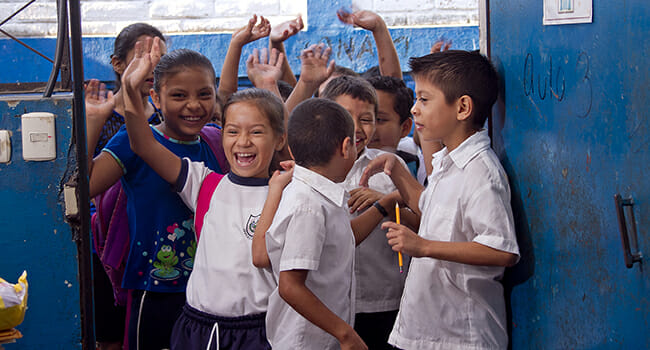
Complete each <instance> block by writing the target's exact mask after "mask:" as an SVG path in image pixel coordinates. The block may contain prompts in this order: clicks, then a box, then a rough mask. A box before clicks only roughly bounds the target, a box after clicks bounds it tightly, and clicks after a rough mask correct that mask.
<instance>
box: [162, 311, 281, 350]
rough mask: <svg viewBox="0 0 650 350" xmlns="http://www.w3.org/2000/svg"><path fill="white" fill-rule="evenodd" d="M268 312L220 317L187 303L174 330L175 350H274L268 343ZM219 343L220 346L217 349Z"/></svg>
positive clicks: (172, 342)
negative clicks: (266, 323) (266, 322)
mask: <svg viewBox="0 0 650 350" xmlns="http://www.w3.org/2000/svg"><path fill="white" fill-rule="evenodd" d="M265 318H266V313H261V314H256V315H247V316H240V317H220V316H215V315H211V314H208V313H205V312H202V311H199V310H197V309H195V308H193V307H191V306H190V305H188V304H187V303H185V306H183V313H182V314H181V316H180V317H179V318H178V320H176V324H174V329H173V330H172V339H171V348H172V350H174V349H177V350H185V349H208V348H207V346H208V343H209V344H210V347H209V349H210V350H212V349H222V350H223V349H232V350H235V349H240V350H265V349H271V345H269V342H268V341H267V340H266V325H265V323H264V321H265ZM217 344H218V345H219V346H217Z"/></svg>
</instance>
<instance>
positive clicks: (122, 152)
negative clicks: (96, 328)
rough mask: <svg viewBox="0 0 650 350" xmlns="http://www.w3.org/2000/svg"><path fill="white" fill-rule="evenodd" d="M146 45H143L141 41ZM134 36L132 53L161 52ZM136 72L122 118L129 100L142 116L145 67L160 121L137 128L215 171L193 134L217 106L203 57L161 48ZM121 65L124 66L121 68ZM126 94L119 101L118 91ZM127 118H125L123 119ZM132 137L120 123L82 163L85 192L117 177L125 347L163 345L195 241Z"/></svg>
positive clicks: (179, 206) (187, 218)
mask: <svg viewBox="0 0 650 350" xmlns="http://www.w3.org/2000/svg"><path fill="white" fill-rule="evenodd" d="M147 43H148V44H147ZM153 43H154V44H153V46H152V40H151V38H150V37H149V38H146V41H145V44H144V45H143V43H142V42H138V43H137V44H136V46H135V47H136V48H135V54H134V56H138V55H140V56H141V54H142V50H143V46H145V47H147V49H148V50H153V51H155V55H156V57H160V56H161V55H162V53H163V47H162V45H161V41H160V38H158V37H156V38H155V39H154V40H153ZM153 67H154V65H150V66H148V67H147V69H146V70H142V71H140V72H139V73H141V76H140V78H141V84H139V85H138V87H137V89H136V90H133V89H131V90H130V91H129V90H128V88H129V86H126V85H125V84H124V81H125V76H126V74H127V72H126V71H125V72H124V73H123V75H122V89H123V90H124V103H125V107H126V112H125V116H126V115H127V114H128V112H129V108H130V109H131V110H133V108H134V107H133V104H136V105H137V107H138V108H139V110H140V111H142V115H143V116H147V115H148V112H147V111H145V110H144V106H143V103H142V97H141V95H142V94H141V91H142V89H145V88H146V86H147V84H149V82H147V80H148V79H149V78H150V74H151V71H153V72H154V73H153V76H154V84H153V89H152V90H151V97H152V101H153V103H154V104H155V105H156V107H157V108H158V109H160V111H161V113H162V116H163V121H162V122H161V123H160V124H159V125H157V126H149V123H148V122H147V117H143V120H142V122H143V123H144V124H143V126H144V129H145V130H144V131H143V132H141V133H140V134H146V137H147V138H149V139H153V140H157V142H156V144H157V145H160V147H162V148H164V149H165V150H166V151H167V152H169V153H170V154H173V155H174V156H175V157H186V158H188V159H192V160H195V161H199V162H203V163H202V164H205V166H207V167H209V168H210V169H214V170H215V171H216V172H221V169H220V167H219V164H218V161H217V158H216V157H215V155H214V154H213V153H212V151H211V148H210V146H209V145H208V144H207V143H206V142H205V141H204V140H202V139H200V138H199V136H198V135H199V132H200V130H201V128H203V125H204V124H205V123H206V122H208V121H209V120H210V119H211V118H212V117H213V116H214V115H215V112H216V109H217V102H216V101H217V99H216V86H215V73H214V68H213V67H212V64H211V63H210V61H209V60H208V59H207V58H205V56H203V55H201V54H199V53H197V52H194V51H190V50H176V51H173V52H170V53H168V54H166V55H165V56H164V57H163V58H162V59H161V60H160V64H158V65H157V66H156V68H155V69H153ZM127 69H128V68H127ZM127 94H128V95H129V97H130V98H131V99H127V97H126V95H127ZM126 119H127V122H128V118H126ZM129 137H131V141H133V138H134V137H140V136H139V135H138V136H135V135H130V132H129V135H127V130H125V129H121V130H120V131H119V132H118V133H117V134H116V135H115V136H114V137H113V138H112V139H111V140H110V141H109V142H108V144H107V145H106V147H105V148H104V149H103V150H102V152H101V153H100V154H99V155H98V156H97V157H95V159H94V160H92V162H91V166H90V195H91V196H94V195H95V194H97V193H99V192H102V191H104V190H106V189H107V188H108V187H109V186H111V185H112V184H113V183H114V182H115V181H117V180H119V179H120V178H121V181H122V185H123V187H124V189H125V191H126V194H127V213H128V218H129V231H130V232H131V237H130V250H129V256H128V259H127V265H126V271H125V273H124V278H123V287H124V288H126V289H131V290H133V292H132V303H131V305H129V306H128V308H129V310H128V312H129V329H128V340H129V348H130V349H161V348H169V339H170V335H171V331H172V327H173V325H174V322H175V321H176V318H177V317H178V315H180V313H181V310H182V308H183V305H184V303H185V289H186V286H187V281H188V278H189V275H190V272H191V270H192V266H193V258H194V255H195V250H196V240H195V235H194V232H193V229H192V217H193V214H192V211H191V210H190V209H189V208H188V207H187V206H186V205H185V204H184V203H183V201H182V200H181V199H180V197H179V196H178V195H176V194H175V193H174V192H173V191H170V190H169V184H168V182H167V181H166V180H165V179H164V178H161V177H160V176H159V175H158V174H157V173H156V172H155V171H154V169H152V168H151V167H150V166H149V165H147V163H146V162H145V160H144V159H143V158H141V157H140V156H139V155H138V154H137V153H136V152H134V150H137V148H136V147H133V149H132V147H131V146H132V145H131V143H130V142H129Z"/></svg>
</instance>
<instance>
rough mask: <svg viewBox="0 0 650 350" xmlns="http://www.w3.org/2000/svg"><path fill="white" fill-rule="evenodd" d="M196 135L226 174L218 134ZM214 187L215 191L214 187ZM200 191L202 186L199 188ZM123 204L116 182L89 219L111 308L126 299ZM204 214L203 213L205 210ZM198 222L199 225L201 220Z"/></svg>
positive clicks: (211, 131)
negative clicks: (112, 302) (109, 289)
mask: <svg viewBox="0 0 650 350" xmlns="http://www.w3.org/2000/svg"><path fill="white" fill-rule="evenodd" d="M200 135H201V138H203V139H204V140H205V141H206V143H207V144H208V145H209V146H210V149H211V150H212V153H213V154H214V156H215V157H216V158H217V162H218V163H219V167H221V170H222V171H223V172H224V173H227V172H228V171H229V170H230V166H229V164H228V161H227V160H226V156H225V154H224V153H223V148H222V146H221V130H219V129H218V128H215V127H212V126H205V127H204V128H203V129H202V130H201V133H200ZM211 175H218V176H220V177H219V180H220V179H221V177H223V175H219V174H216V173H212V174H211ZM206 180H207V179H206ZM217 184H218V181H217ZM214 187H215V188H216V184H215V185H214ZM202 190H203V185H202V187H201V191H202ZM212 192H214V188H213V189H212V191H211V192H210V196H209V197H208V199H207V204H208V205H209V203H210V197H212ZM204 196H205V195H204ZM201 198H202V197H201V194H200V193H199V202H200V201H201ZM126 201H127V199H126V193H125V192H124V189H123V188H122V182H121V181H118V182H116V183H115V184H114V185H113V186H111V187H110V188H109V189H108V190H106V191H105V192H103V193H101V194H99V195H97V196H96V197H95V206H96V207H97V212H96V213H95V214H93V216H92V218H91V227H92V233H93V244H94V247H95V251H96V252H97V256H98V257H99V260H100V261H101V262H102V265H103V266H104V270H106V274H107V275H108V278H109V280H110V281H111V284H112V286H113V296H114V297H115V305H126V301H127V296H128V293H127V291H126V290H125V289H123V288H122V277H123V276H124V270H125V267H126V260H127V257H128V255H129V244H130V236H129V220H128V217H127V212H126ZM205 210H206V211H207V207H206V208H205ZM198 212H199V211H198V207H197V214H196V215H195V217H196V216H198ZM203 216H205V212H203V214H202V216H201V218H203ZM200 222H201V223H202V222H203V220H201V221H200ZM196 230H197V240H198V232H199V230H200V227H197V228H196Z"/></svg>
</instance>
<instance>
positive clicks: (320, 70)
mask: <svg viewBox="0 0 650 350" xmlns="http://www.w3.org/2000/svg"><path fill="white" fill-rule="evenodd" d="M331 53H332V48H330V47H325V44H318V45H311V46H310V47H308V48H307V49H305V50H302V53H301V54H300V61H301V62H302V65H301V68H300V69H301V71H300V79H299V80H298V84H296V87H295V88H294V89H293V92H291V95H290V96H289V98H287V101H286V102H285V106H287V110H288V111H289V113H291V111H292V110H293V109H294V108H295V107H296V106H297V105H298V104H300V102H302V101H304V100H306V99H308V98H311V97H312V96H313V95H314V92H315V91H316V90H317V89H318V87H319V86H320V84H321V83H322V82H324V81H325V80H327V78H329V77H330V75H332V73H333V72H334V66H335V62H334V60H331V61H329V58H330V54H331ZM328 61H329V63H328Z"/></svg>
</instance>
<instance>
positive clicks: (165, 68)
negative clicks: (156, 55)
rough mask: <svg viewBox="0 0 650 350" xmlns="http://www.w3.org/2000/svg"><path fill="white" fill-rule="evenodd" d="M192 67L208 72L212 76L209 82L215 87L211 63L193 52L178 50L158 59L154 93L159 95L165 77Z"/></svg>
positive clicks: (154, 76)
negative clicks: (212, 82)
mask: <svg viewBox="0 0 650 350" xmlns="http://www.w3.org/2000/svg"><path fill="white" fill-rule="evenodd" d="M194 67H201V68H204V69H206V70H207V71H208V72H210V74H211V75H212V79H211V80H212V81H214V82H215V85H216V78H215V75H216V74H215V73H214V67H213V66H212V62H210V60H209V59H208V58H207V57H205V56H203V55H202V54H200V53H199V52H196V51H193V50H188V49H178V50H174V51H172V52H168V53H167V54H165V55H163V56H162V57H161V58H160V62H158V64H157V65H156V68H154V70H153V89H154V91H156V92H157V93H160V88H161V87H162V84H163V80H164V79H165V77H166V76H168V75H171V74H176V73H178V72H180V71H182V70H183V69H184V68H194Z"/></svg>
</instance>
